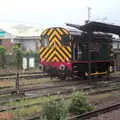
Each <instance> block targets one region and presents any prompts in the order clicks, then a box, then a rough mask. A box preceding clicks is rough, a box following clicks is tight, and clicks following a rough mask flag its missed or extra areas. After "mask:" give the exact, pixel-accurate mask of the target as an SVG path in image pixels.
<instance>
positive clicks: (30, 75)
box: [0, 72, 48, 80]
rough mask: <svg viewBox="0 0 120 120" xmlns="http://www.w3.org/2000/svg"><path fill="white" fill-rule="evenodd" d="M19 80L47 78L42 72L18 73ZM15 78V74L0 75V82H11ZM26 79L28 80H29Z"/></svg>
mask: <svg viewBox="0 0 120 120" xmlns="http://www.w3.org/2000/svg"><path fill="white" fill-rule="evenodd" d="M18 74H19V78H29V79H33V78H44V77H48V74H46V73H44V72H27V73H18ZM16 78H17V72H16V73H9V74H0V80H6V79H7V80H12V79H16ZM29 79H28V80H29Z"/></svg>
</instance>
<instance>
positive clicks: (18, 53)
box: [13, 45, 23, 69]
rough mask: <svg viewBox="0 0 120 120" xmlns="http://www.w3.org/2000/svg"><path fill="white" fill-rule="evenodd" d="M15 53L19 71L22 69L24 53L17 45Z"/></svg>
mask: <svg viewBox="0 0 120 120" xmlns="http://www.w3.org/2000/svg"><path fill="white" fill-rule="evenodd" d="M13 52H14V54H15V56H16V65H17V69H21V68H22V57H23V51H22V49H21V48H20V47H19V46H17V45H15V46H13Z"/></svg>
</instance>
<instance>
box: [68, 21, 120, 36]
mask: <svg viewBox="0 0 120 120" xmlns="http://www.w3.org/2000/svg"><path fill="white" fill-rule="evenodd" d="M66 25H68V26H71V27H75V28H77V29H79V30H82V31H85V32H88V31H91V32H104V33H113V34H117V35H119V36H120V26H117V25H113V24H106V23H101V22H89V23H86V24H85V25H82V26H81V25H74V24H66Z"/></svg>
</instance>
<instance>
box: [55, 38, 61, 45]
mask: <svg viewBox="0 0 120 120" xmlns="http://www.w3.org/2000/svg"><path fill="white" fill-rule="evenodd" d="M54 41H55V42H56V43H58V45H59V46H62V45H61V42H60V41H59V40H58V39H57V38H56V37H55V38H54Z"/></svg>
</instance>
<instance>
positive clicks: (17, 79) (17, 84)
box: [16, 72, 20, 94]
mask: <svg viewBox="0 0 120 120" xmlns="http://www.w3.org/2000/svg"><path fill="white" fill-rule="evenodd" d="M19 93H20V90H19V72H17V74H16V94H19Z"/></svg>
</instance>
